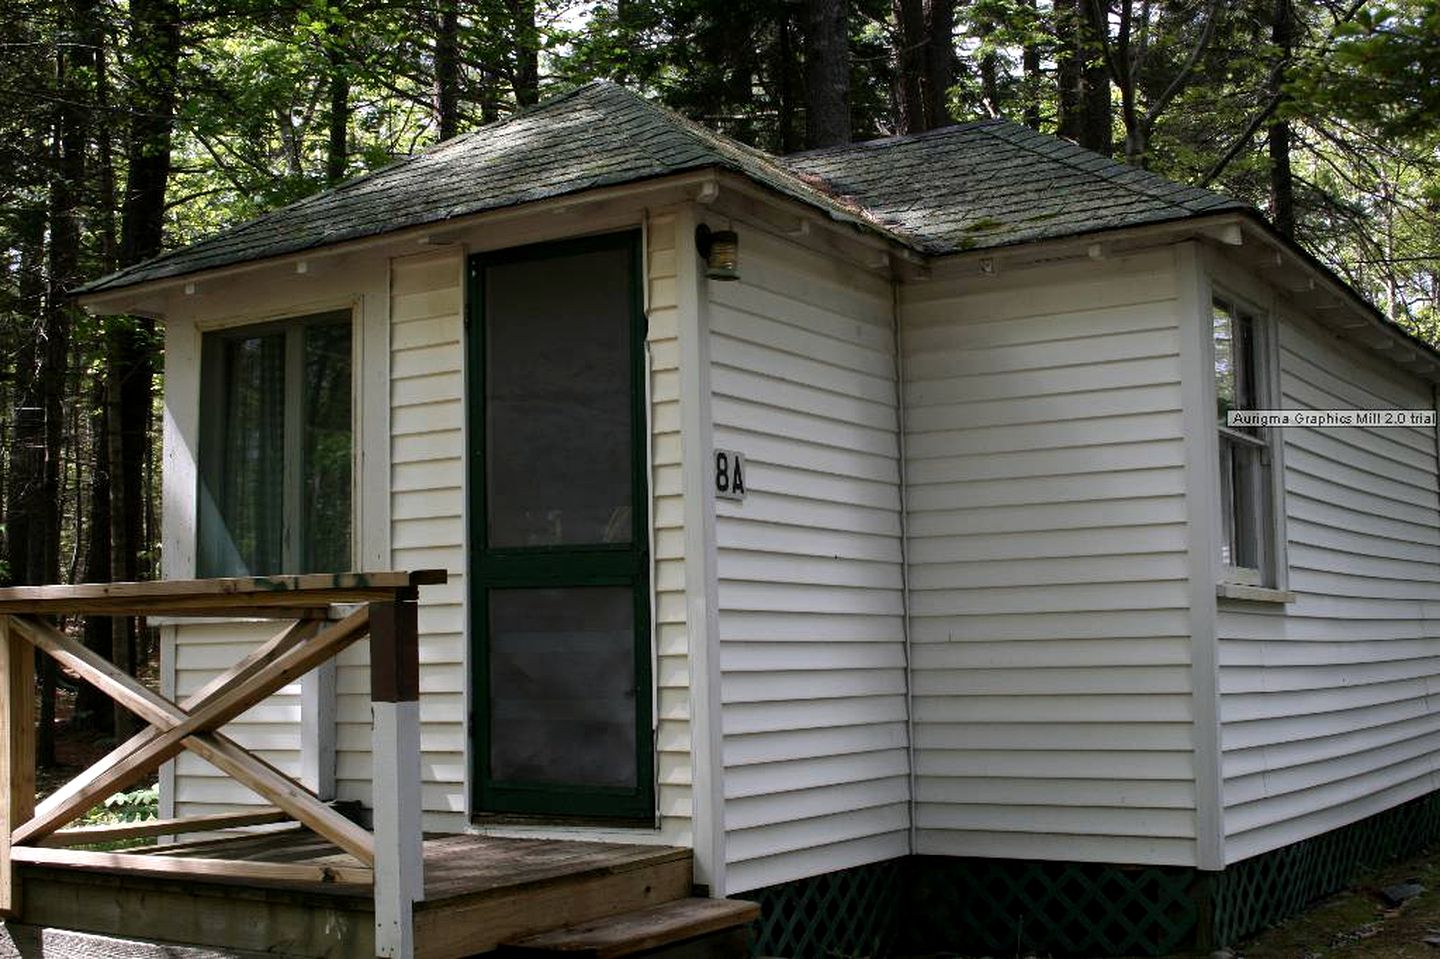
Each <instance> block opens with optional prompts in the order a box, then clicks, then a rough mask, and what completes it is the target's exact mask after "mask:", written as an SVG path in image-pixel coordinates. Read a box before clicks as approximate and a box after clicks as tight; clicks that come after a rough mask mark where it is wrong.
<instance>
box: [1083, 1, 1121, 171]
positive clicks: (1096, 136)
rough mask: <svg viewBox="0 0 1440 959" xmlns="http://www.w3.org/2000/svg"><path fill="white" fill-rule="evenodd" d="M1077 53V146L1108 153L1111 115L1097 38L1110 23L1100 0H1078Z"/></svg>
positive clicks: (1107, 75)
mask: <svg viewBox="0 0 1440 959" xmlns="http://www.w3.org/2000/svg"><path fill="white" fill-rule="evenodd" d="M1079 10H1080V14H1081V15H1080V20H1079V25H1078V31H1077V38H1078V40H1079V44H1078V47H1077V51H1076V52H1077V54H1078V55H1079V56H1080V58H1081V64H1082V65H1081V69H1080V84H1081V96H1080V99H1081V112H1082V113H1083V115H1084V121H1083V122H1082V124H1081V128H1080V137H1079V140H1080V145H1081V146H1083V147H1085V148H1086V149H1090V150H1094V151H1095V152H1096V153H1103V154H1105V155H1106V156H1109V155H1110V154H1111V153H1113V152H1114V150H1115V140H1114V118H1113V117H1112V115H1111V111H1110V70H1109V68H1107V67H1106V66H1105V60H1104V58H1103V57H1102V56H1101V49H1102V46H1101V41H1102V38H1103V37H1104V36H1105V34H1106V32H1107V31H1108V30H1109V29H1110V25H1109V24H1108V23H1107V22H1106V20H1105V15H1106V13H1107V12H1108V11H1107V9H1106V7H1105V6H1104V5H1103V4H1102V3H1101V2H1100V0H1079Z"/></svg>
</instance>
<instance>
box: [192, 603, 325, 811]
mask: <svg viewBox="0 0 1440 959" xmlns="http://www.w3.org/2000/svg"><path fill="white" fill-rule="evenodd" d="M280 628H281V625H280V624H276V623H273V622H261V623H255V622H248V623H247V622H204V621H201V622H191V623H187V624H185V625H183V626H180V627H177V633H178V636H179V641H177V643H176V645H175V674H174V676H175V687H174V688H175V694H176V696H177V697H178V699H181V700H183V699H184V698H185V697H187V696H189V695H191V694H192V693H194V692H196V691H197V690H199V689H200V687H202V686H204V685H205V684H206V683H208V682H210V680H212V679H214V678H215V677H216V676H218V675H219V674H220V673H222V672H224V671H225V670H226V669H228V668H229V667H230V666H231V665H233V664H235V663H237V662H239V661H240V660H242V659H244V658H245V657H246V656H247V655H249V653H250V651H251V650H252V649H254V648H255V647H256V646H257V645H259V644H260V643H263V642H264V641H265V640H267V639H269V638H270V637H271V636H274V635H275V633H276V632H277V631H278V630H279V629H280ZM224 732H225V735H227V736H229V737H230V738H232V739H234V740H235V741H236V742H237V743H239V744H240V745H241V746H243V747H244V748H246V749H251V750H254V751H255V753H256V754H257V755H259V756H260V757H261V758H263V759H264V760H265V761H266V762H268V763H270V764H271V765H272V766H274V767H275V768H276V769H279V770H280V771H281V772H283V773H285V774H287V775H290V776H298V775H299V774H300V684H299V683H298V682H296V683H291V684H290V685H288V686H285V687H283V688H282V689H280V690H279V691H278V692H276V693H275V694H274V695H273V696H271V697H270V698H268V699H266V700H265V701H264V702H262V703H260V704H259V705H257V706H255V707H253V708H252V709H250V710H248V711H247V712H245V713H243V714H241V715H240V716H238V717H237V718H236V719H234V720H233V721H232V722H230V723H228V724H227V725H226V726H225V727H224ZM174 781H175V791H174V802H175V809H176V815H180V816H194V815H203V814H205V813H208V812H217V811H223V810H225V809H229V808H233V806H234V805H235V804H241V805H252V804H253V805H260V804H263V803H264V802H265V800H263V799H261V798H260V797H259V796H257V795H256V794H255V793H253V792H251V791H250V790H249V789H247V788H245V787H243V786H241V785H240V784H239V783H237V782H235V781H234V780H233V779H231V778H230V777H228V776H226V775H225V774H224V773H222V772H220V770H218V769H216V768H215V767H214V766H212V765H210V764H209V763H207V762H206V761H205V760H203V759H201V758H200V757H199V756H196V755H195V754H194V753H190V752H186V753H182V754H181V755H180V756H178V757H176V759H175V780H174Z"/></svg>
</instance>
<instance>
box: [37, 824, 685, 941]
mask: <svg viewBox="0 0 1440 959" xmlns="http://www.w3.org/2000/svg"><path fill="white" fill-rule="evenodd" d="M136 851H137V850H130V852H136ZM40 853H43V851H38V853H37V855H36V856H35V857H33V858H40V857H41V856H40V855H39V854H40ZM136 858H137V857H130V856H127V857H125V860H124V863H123V864H118V863H117V864H112V865H106V864H104V862H103V860H96V861H95V862H94V863H93V864H90V865H86V866H77V865H75V864H74V863H66V864H65V865H63V866H62V865H47V864H43V863H40V862H17V863H16V869H17V872H18V878H19V880H20V884H21V887H22V888H23V889H24V906H23V918H22V921H23V922H24V923H25V924H27V925H33V926H45V927H56V928H63V929H69V930H76V931H80V932H88V933H95V934H100V935H106V936H115V937H118V938H126V939H141V940H149V941H161V942H171V943H183V944H189V945H196V946H209V947H222V948H230V949H235V950H237V951H248V952H267V953H273V954H278V955H289V956H304V957H317V959H318V957H324V959H354V957H365V959H369V957H371V956H374V955H375V954H376V953H375V933H374V922H375V907H374V900H373V896H372V892H371V887H370V885H369V883H365V882H347V881H345V877H346V876H347V875H353V874H356V870H358V867H359V866H360V864H359V862H358V861H357V860H356V859H355V858H354V857H353V856H351V855H350V854H348V853H345V852H342V851H341V850H340V849H339V848H337V847H336V846H335V845H334V844H333V843H331V842H329V841H328V840H325V839H323V838H321V837H319V836H317V835H316V834H314V833H312V832H311V831H309V830H308V829H304V828H302V827H292V828H286V829H281V830H278V831H273V832H267V833H264V834H260V835H252V836H241V837H235V838H226V839H218V840H212V841H203V842H193V843H186V844H183V845H179V844H177V845H173V846H168V847H165V846H161V847H155V848H154V849H152V850H148V851H147V854H146V855H145V856H144V857H140V858H145V859H153V860H154V863H153V865H149V864H145V863H138V864H137V863H136V862H135V859H136ZM184 860H189V861H190V862H189V863H185V862H183V861H184ZM217 860H224V861H230V862H246V863H251V864H267V863H268V864H274V865H276V866H285V865H291V866H303V867H305V870H304V871H307V872H311V871H313V870H314V867H317V866H318V867H324V868H328V869H331V870H333V873H332V874H333V875H334V876H336V877H337V878H336V880H335V881H322V882H317V881H313V880H299V879H295V878H289V877H286V876H283V875H279V874H277V876H276V878H274V879H256V878H254V877H253V876H252V877H245V878H236V877H234V876H226V875H205V874H204V872H205V871H204V869H203V867H199V868H197V867H198V866H199V864H200V863H201V862H205V861H217ZM177 866H180V867H182V868H183V870H184V871H183V872H177V871H176V867H177ZM691 868H692V866H691V853H690V851H689V850H687V849H674V848H669V847H657V846H639V845H622V844H617V843H593V842H569V841H553V840H530V839H497V838H491V837H482V836H441V837H434V838H428V839H426V840H425V843H424V889H425V898H424V900H423V901H421V902H418V903H416V904H415V917H414V918H415V954H416V956H419V957H426V959H449V957H460V956H470V955H475V954H477V953H482V952H488V951H490V950H492V949H494V948H495V947H496V946H497V945H499V944H500V943H501V942H503V941H506V940H510V939H514V938H517V937H522V936H525V935H531V934H535V933H540V932H544V931H547V930H551V929H555V928H558V927H561V926H567V925H572V924H575V923H582V922H587V921H589V920H592V919H599V918H602V917H606V916H611V915H614V914H616V913H619V912H625V911H628V910H634V909H641V908H644V907H647V906H654V905H659V904H661V903H665V902H670V901H673V900H677V899H681V898H683V897H685V896H688V895H689V894H690V889H691Z"/></svg>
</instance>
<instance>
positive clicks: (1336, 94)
mask: <svg viewBox="0 0 1440 959" xmlns="http://www.w3.org/2000/svg"><path fill="white" fill-rule="evenodd" d="M1336 32H1337V37H1336V42H1335V43H1334V44H1333V46H1332V48H1331V50H1330V51H1329V55H1328V56H1326V57H1324V58H1323V59H1317V60H1316V61H1314V62H1313V63H1311V64H1309V65H1308V66H1307V69H1305V70H1304V71H1302V72H1301V73H1300V74H1299V75H1298V76H1297V77H1296V78H1295V81H1294V85H1293V86H1294V93H1295V96H1296V99H1297V101H1299V102H1301V103H1306V104H1310V105H1313V106H1317V107H1323V108H1325V109H1326V110H1328V111H1330V112H1333V113H1335V114H1336V115H1338V116H1340V117H1343V118H1345V119H1348V120H1351V121H1355V122H1360V123H1365V124H1368V125H1373V126H1375V127H1376V128H1377V129H1379V130H1380V131H1382V132H1383V133H1385V134H1386V135H1391V136H1407V137H1408V136H1417V135H1419V136H1423V135H1425V134H1426V133H1433V132H1435V130H1436V129H1437V127H1440V84H1437V83H1436V77H1440V0H1398V2H1395V3H1392V4H1388V5H1379V6H1367V7H1362V8H1360V9H1359V11H1358V12H1357V13H1356V15H1355V17H1354V18H1353V19H1351V20H1348V21H1346V22H1344V23H1342V24H1340V26H1339V27H1338V29H1337V31H1336Z"/></svg>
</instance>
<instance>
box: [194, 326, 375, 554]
mask: <svg viewBox="0 0 1440 959" xmlns="http://www.w3.org/2000/svg"><path fill="white" fill-rule="evenodd" d="M342 324H343V325H345V326H347V327H348V330H349V337H350V359H349V362H350V384H349V404H350V456H349V468H348V470H347V474H348V476H349V479H350V504H349V506H350V508H349V517H348V520H347V521H348V524H349V531H348V534H349V549H348V557H347V560H346V567H347V568H346V569H344V570H338V571H336V572H348V571H351V570H353V569H355V568H356V556H357V555H358V549H359V542H358V539H359V537H358V524H357V523H356V520H355V517H356V506H357V500H358V497H359V494H360V483H359V477H358V475H357V469H358V467H357V464H358V455H359V439H360V434H359V412H360V409H359V407H360V404H359V397H358V393H357V383H358V374H359V370H360V367H359V360H358V357H359V353H358V351H359V337H360V331H359V329H358V325H357V322H356V311H355V309H354V308H353V306H345V307H337V308H335V309H330V310H318V311H315V312H307V313H300V314H295V315H293V316H285V317H280V318H276V319H269V320H264V321H260V322H255V323H237V324H231V325H226V326H222V327H217V328H214V329H205V330H201V331H200V343H199V353H200V375H199V377H198V381H199V382H198V390H197V393H198V397H199V402H200V422H199V427H200V435H199V439H198V442H197V444H196V458H195V504H196V512H195V526H194V537H195V540H194V542H195V547H194V548H195V575H196V576H197V577H201V578H204V577H212V576H220V577H225V576H233V575H240V576H249V575H254V576H267V575H286V574H293V573H308V572H331V570H313V569H310V568H308V564H307V563H305V561H304V560H305V536H306V531H305V525H306V519H307V510H306V509H305V505H304V503H305V499H304V490H303V488H302V487H303V475H302V473H303V467H302V461H303V460H304V436H303V433H304V430H303V419H304V399H303V384H304V378H305V377H304V363H305V349H304V346H305V344H304V336H303V333H304V330H305V328H306V327H310V326H322V325H333V326H340V325H342ZM274 333H283V334H285V342H284V347H283V349H284V356H285V366H284V390H285V395H284V397H283V400H282V403H283V406H282V409H283V413H282V427H281V430H282V442H281V449H282V451H283V453H282V464H283V465H282V477H281V484H280V488H281V506H280V509H281V520H280V523H281V536H280V568H279V569H275V570H264V571H260V570H252V571H248V572H244V573H233V572H226V571H217V570H214V569H211V568H208V567H207V562H208V557H207V551H206V547H205V540H204V529H205V521H204V516H203V510H204V508H205V507H204V502H205V497H206V496H207V491H206V485H207V480H208V479H209V478H210V477H212V476H213V475H214V472H215V470H216V467H215V466H213V465H212V464H211V462H210V460H211V457H212V456H214V455H215V452H216V451H215V450H214V449H213V448H212V446H211V444H213V443H218V442H220V440H221V438H222V437H223V435H224V433H225V422H224V413H225V409H224V404H223V403H222V402H219V401H218V400H219V397H218V396H217V393H219V392H220V391H221V390H222V389H223V387H222V386H221V384H220V382H219V381H217V379H216V378H215V376H214V372H213V371H214V368H215V366H216V364H217V359H216V358H215V357H217V356H218V353H219V350H218V347H219V346H220V345H222V344H224V343H226V342H228V341H234V340H245V339H251V338H254V337H259V336H265V335H268V334H274ZM297 426H299V427H301V428H295V427H297ZM219 468H220V469H223V468H224V467H223V466H221V467H219Z"/></svg>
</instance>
